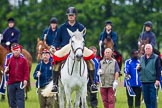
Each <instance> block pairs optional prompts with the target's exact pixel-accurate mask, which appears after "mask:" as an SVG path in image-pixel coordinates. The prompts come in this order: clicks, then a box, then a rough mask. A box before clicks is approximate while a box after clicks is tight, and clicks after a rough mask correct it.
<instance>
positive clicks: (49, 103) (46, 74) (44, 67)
mask: <svg viewBox="0 0 162 108" xmlns="http://www.w3.org/2000/svg"><path fill="white" fill-rule="evenodd" d="M33 77H34V79H35V80H36V87H37V88H38V99H39V104H40V108H53V102H54V97H43V96H42V94H41V91H42V90H43V89H44V88H45V86H46V85H47V84H49V82H50V81H51V80H52V61H51V60H50V52H49V51H48V50H47V49H44V50H43V52H42V61H41V62H40V63H38V65H37V66H36V69H35V71H34V74H33Z"/></svg>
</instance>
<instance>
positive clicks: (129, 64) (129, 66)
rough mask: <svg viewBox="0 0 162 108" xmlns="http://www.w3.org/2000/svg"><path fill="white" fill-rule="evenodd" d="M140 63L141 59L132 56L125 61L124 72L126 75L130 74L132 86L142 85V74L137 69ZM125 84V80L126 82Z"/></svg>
mask: <svg viewBox="0 0 162 108" xmlns="http://www.w3.org/2000/svg"><path fill="white" fill-rule="evenodd" d="M139 63H140V61H139V60H138V59H135V58H130V59H128V60H126V61H125V66H124V73H125V74H126V75H130V79H129V83H130V86H131V87H140V86H141V82H140V75H139V72H138V71H137V69H136V67H137V65H138V64H139ZM124 86H125V82H124Z"/></svg>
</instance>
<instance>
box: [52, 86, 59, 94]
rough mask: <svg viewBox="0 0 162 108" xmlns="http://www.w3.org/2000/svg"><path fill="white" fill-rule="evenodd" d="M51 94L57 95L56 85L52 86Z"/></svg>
mask: <svg viewBox="0 0 162 108" xmlns="http://www.w3.org/2000/svg"><path fill="white" fill-rule="evenodd" d="M51 92H53V93H58V87H57V85H53V87H52V90H51Z"/></svg>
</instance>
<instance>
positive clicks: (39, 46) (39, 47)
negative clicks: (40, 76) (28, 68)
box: [36, 38, 50, 62]
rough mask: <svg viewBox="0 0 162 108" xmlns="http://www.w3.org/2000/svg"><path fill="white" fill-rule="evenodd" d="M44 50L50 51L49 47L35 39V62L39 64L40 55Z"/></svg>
mask: <svg viewBox="0 0 162 108" xmlns="http://www.w3.org/2000/svg"><path fill="white" fill-rule="evenodd" d="M44 49H50V46H48V45H47V44H46V42H45V40H44V41H42V40H40V39H39V38H37V45H36V54H37V55H36V56H37V61H38V62H39V61H40V60H41V53H42V51H43V50H44Z"/></svg>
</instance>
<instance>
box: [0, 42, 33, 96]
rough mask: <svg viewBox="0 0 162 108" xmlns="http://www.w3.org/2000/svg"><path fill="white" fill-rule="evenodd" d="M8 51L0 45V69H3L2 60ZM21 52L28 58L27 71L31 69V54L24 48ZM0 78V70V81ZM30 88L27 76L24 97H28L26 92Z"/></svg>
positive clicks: (0, 77) (0, 78)
mask: <svg viewBox="0 0 162 108" xmlns="http://www.w3.org/2000/svg"><path fill="white" fill-rule="evenodd" d="M8 53H10V51H9V50H7V49H5V48H4V47H3V46H2V45H0V71H4V61H5V57H6V55H7V54H8ZM22 54H23V55H24V57H26V59H27V60H28V64H29V71H31V67H32V56H31V54H30V53H29V52H28V51H27V50H25V49H23V50H22ZM1 80H2V73H1V72H0V82H1ZM30 88H31V86H30V78H29V80H28V85H27V87H26V88H25V98H26V99H27V98H28V95H27V92H28V91H29V90H30Z"/></svg>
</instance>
